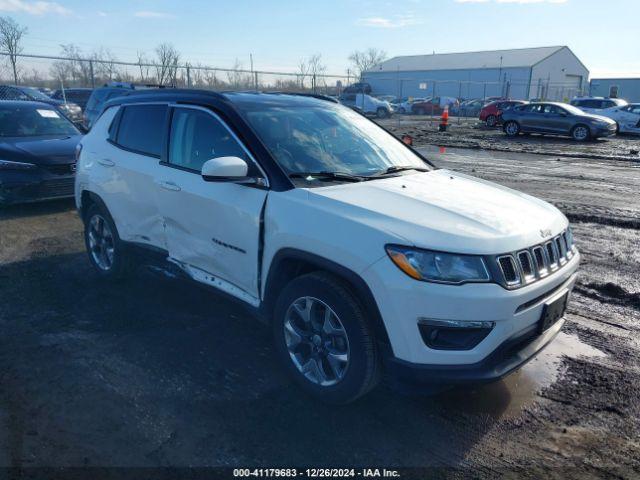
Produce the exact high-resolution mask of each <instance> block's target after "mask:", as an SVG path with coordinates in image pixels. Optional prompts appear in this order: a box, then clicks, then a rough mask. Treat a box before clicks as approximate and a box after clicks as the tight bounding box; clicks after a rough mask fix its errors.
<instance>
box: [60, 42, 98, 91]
mask: <svg viewBox="0 0 640 480" xmlns="http://www.w3.org/2000/svg"><path fill="white" fill-rule="evenodd" d="M60 48H61V49H62V53H61V56H63V57H66V58H68V59H69V60H59V62H64V63H65V64H66V69H67V71H68V76H70V77H71V80H72V81H73V82H75V83H76V84H79V85H82V86H89V85H91V78H92V77H91V74H92V72H91V62H90V61H88V60H87V59H86V58H85V56H84V54H83V53H82V50H81V49H80V47H78V46H77V45H74V44H73V43H68V44H66V45H60ZM56 63H57V62H56ZM62 69H64V68H62ZM62 69H60V68H57V70H58V71H60V70H62Z"/></svg>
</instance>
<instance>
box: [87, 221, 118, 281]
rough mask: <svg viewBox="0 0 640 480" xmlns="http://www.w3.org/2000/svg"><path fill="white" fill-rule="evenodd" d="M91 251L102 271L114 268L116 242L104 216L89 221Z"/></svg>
mask: <svg viewBox="0 0 640 480" xmlns="http://www.w3.org/2000/svg"><path fill="white" fill-rule="evenodd" d="M88 236H89V250H90V252H91V258H92V259H93V261H94V263H95V264H96V265H97V266H98V268H100V269H101V270H104V271H108V270H111V267H113V260H114V256H115V241H114V238H113V233H112V232H111V229H110V228H109V224H108V223H107V222H106V220H105V219H104V217H103V216H102V215H98V214H96V215H94V216H92V217H91V219H90V220H89V232H88Z"/></svg>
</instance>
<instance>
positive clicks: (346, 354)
mask: <svg viewBox="0 0 640 480" xmlns="http://www.w3.org/2000/svg"><path fill="white" fill-rule="evenodd" d="M273 335H274V341H275V347H276V351H277V354H278V357H279V358H280V360H281V361H282V363H283V365H284V367H285V369H286V370H287V371H288V372H289V374H290V375H291V376H292V377H293V379H294V380H295V381H296V383H297V384H298V385H299V386H300V387H301V388H302V389H303V390H304V391H305V392H307V393H308V394H310V395H312V396H313V397H315V398H316V399H318V400H321V401H323V402H327V403H331V404H345V403H349V402H352V401H354V400H356V399H357V398H358V397H361V396H362V395H364V394H365V393H367V392H369V391H370V390H371V389H373V388H374V387H375V386H376V384H377V383H378V381H379V377H380V360H379V358H378V357H379V353H378V349H377V346H376V343H375V339H374V336H373V333H372V331H371V329H370V327H369V325H368V324H367V321H366V316H365V309H364V308H363V306H362V305H361V303H360V301H359V300H358V298H357V297H356V296H355V295H354V294H353V292H352V291H351V288H350V287H349V285H348V284H347V283H346V282H344V281H343V280H341V279H340V278H338V277H335V276H333V275H331V274H328V273H325V272H314V273H309V274H306V275H303V276H300V277H298V278H296V279H294V280H292V281H291V282H290V283H289V284H288V285H287V286H286V287H285V288H284V289H283V290H282V293H281V294H280V296H279V297H278V300H277V302H276V306H275V310H274V317H273Z"/></svg>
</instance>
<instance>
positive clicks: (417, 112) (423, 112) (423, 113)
mask: <svg viewBox="0 0 640 480" xmlns="http://www.w3.org/2000/svg"><path fill="white" fill-rule="evenodd" d="M426 114H427V111H426V110H425V109H424V108H416V115H426Z"/></svg>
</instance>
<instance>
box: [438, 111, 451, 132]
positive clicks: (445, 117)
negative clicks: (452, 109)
mask: <svg viewBox="0 0 640 480" xmlns="http://www.w3.org/2000/svg"><path fill="white" fill-rule="evenodd" d="M448 125H449V105H447V106H446V107H444V111H443V112H442V118H440V129H439V130H440V131H441V132H446V131H447V126H448Z"/></svg>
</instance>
